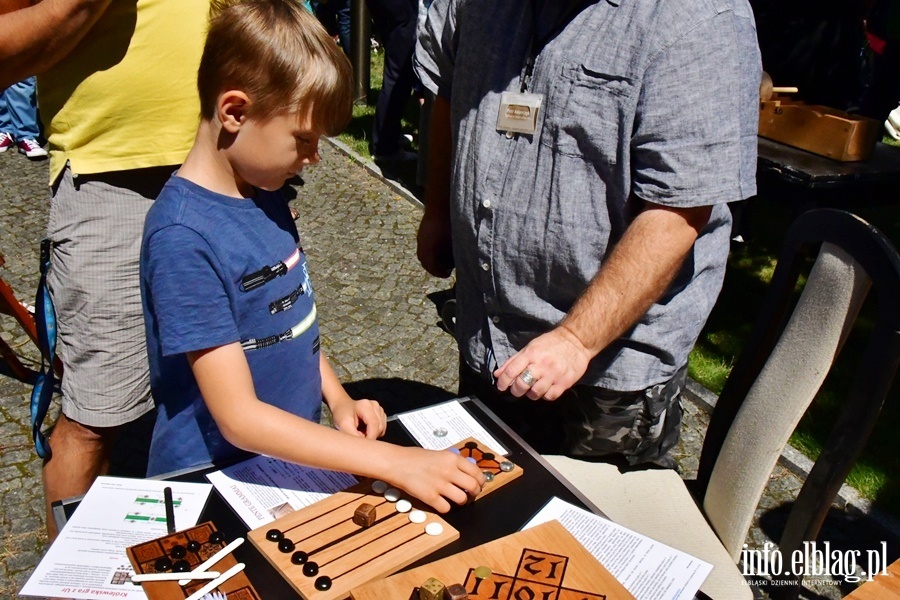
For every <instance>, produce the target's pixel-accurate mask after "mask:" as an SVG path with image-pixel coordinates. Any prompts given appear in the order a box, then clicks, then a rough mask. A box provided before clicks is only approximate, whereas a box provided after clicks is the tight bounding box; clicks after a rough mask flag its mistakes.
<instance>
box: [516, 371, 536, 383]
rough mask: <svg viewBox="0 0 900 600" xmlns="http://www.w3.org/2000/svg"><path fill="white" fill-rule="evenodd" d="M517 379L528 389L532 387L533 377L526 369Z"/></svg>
mask: <svg viewBox="0 0 900 600" xmlns="http://www.w3.org/2000/svg"><path fill="white" fill-rule="evenodd" d="M519 379H521V380H522V383H524V384H525V385H527V386H528V387H531V386H533V385H534V375H532V374H531V371H529V370H528V369H525V370H524V371H522V372H521V373H519Z"/></svg>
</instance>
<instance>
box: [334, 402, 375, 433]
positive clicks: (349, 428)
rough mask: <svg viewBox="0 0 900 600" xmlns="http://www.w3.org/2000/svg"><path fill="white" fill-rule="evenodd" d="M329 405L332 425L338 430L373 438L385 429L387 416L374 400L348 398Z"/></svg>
mask: <svg viewBox="0 0 900 600" xmlns="http://www.w3.org/2000/svg"><path fill="white" fill-rule="evenodd" d="M335 404H336V406H329V408H330V409H331V416H332V417H333V418H334V425H335V427H337V428H338V429H339V430H340V431H342V432H344V433H348V434H350V435H355V436H359V437H366V438H369V439H371V440H375V439H378V438H380V437H381V436H383V435H384V432H385V430H386V429H387V416H386V415H385V414H384V409H383V408H381V405H380V404H378V402H376V401H375V400H348V401H347V402H339V403H335Z"/></svg>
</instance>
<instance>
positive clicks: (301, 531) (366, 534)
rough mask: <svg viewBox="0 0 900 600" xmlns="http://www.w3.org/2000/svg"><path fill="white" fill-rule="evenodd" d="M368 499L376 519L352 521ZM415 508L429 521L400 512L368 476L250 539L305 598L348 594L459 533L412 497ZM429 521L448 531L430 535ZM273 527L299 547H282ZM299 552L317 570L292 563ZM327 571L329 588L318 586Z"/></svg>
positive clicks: (316, 599)
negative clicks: (307, 571) (366, 524)
mask: <svg viewBox="0 0 900 600" xmlns="http://www.w3.org/2000/svg"><path fill="white" fill-rule="evenodd" d="M410 500H411V499H410ZM363 503H367V504H371V505H373V506H375V523H374V524H373V525H372V526H370V527H367V528H363V527H360V526H359V525H357V524H356V523H354V522H353V521H352V518H353V513H354V512H355V511H356V508H357V507H358V506H359V505H360V504H363ZM413 510H421V511H423V512H425V513H426V521H425V522H424V523H418V524H417V523H412V522H410V520H409V514H410V513H408V512H407V513H401V512H398V511H397V509H396V503H394V502H389V501H387V500H386V499H385V498H384V496H383V495H381V494H376V493H375V492H373V491H372V480H371V479H367V480H363V481H361V482H360V483H358V484H356V485H354V486H351V487H349V488H347V489H346V490H344V491H342V492H338V493H336V494H334V495H332V496H330V497H328V498H326V499H325V500H320V501H319V502H316V503H315V504H312V505H310V506H307V507H305V508H302V509H300V510H298V511H296V512H293V513H291V514H289V515H285V516H284V517H281V518H280V519H277V520H276V521H274V522H273V523H270V524H268V525H265V526H263V527H260V528H259V529H254V530H253V531H251V532H250V533H249V534H248V538H249V539H250V541H251V542H252V543H253V545H254V546H256V548H257V549H258V550H259V551H260V553H261V554H262V555H263V556H265V557H266V559H268V561H269V562H270V563H272V565H273V566H274V567H275V568H276V569H277V570H278V571H279V572H280V573H281V574H282V576H284V578H285V579H286V580H287V581H288V583H290V584H291V586H292V587H293V588H294V589H295V590H296V591H297V593H298V594H300V596H301V597H303V598H304V599H305V600H332V599H334V598H348V597H349V593H350V590H351V589H353V588H354V587H357V586H359V585H361V584H363V583H365V582H367V581H371V580H373V579H377V578H381V577H385V576H387V575H390V574H391V573H394V572H396V571H398V570H399V569H402V568H403V567H405V566H406V565H408V564H410V563H413V562H415V561H417V560H419V559H420V558H422V557H424V556H427V555H428V554H430V553H432V552H434V551H435V550H437V549H438V548H441V547H443V546H445V545H447V544H449V543H450V542H452V541H454V540H456V539H458V538H459V532H458V531H457V530H456V529H454V528H453V527H451V526H450V525H449V524H448V523H447V522H446V521H444V520H443V519H442V518H440V517H438V516H437V515H435V514H434V513H433V512H431V511H430V510H429V509H425V508H423V506H422V505H421V504H420V503H418V502H413ZM429 523H440V524H441V526H442V527H443V532H442V533H441V534H440V535H428V534H426V533H425V527H426V525H428V524H429ZM273 529H275V530H278V531H280V532H282V534H283V535H284V537H285V538H287V539H290V540H291V541H292V542H293V544H294V546H295V548H294V550H292V551H289V552H282V551H280V550H279V549H278V543H277V542H273V541H270V540H269V539H267V537H266V534H267V532H269V531H270V530H273ZM296 551H302V552H305V553H306V554H307V555H308V562H314V563H316V566H317V567H318V569H317V572H316V573H315V574H313V575H309V576H308V575H305V574H304V570H303V569H304V566H305V565H302V564H301V565H296V564H294V563H292V562H291V556H292V554H293V553H294V552H296ZM322 576H325V577H328V578H330V580H331V587H330V589H328V590H327V591H322V590H317V589H316V587H315V583H316V580H317V579H318V578H319V577H322Z"/></svg>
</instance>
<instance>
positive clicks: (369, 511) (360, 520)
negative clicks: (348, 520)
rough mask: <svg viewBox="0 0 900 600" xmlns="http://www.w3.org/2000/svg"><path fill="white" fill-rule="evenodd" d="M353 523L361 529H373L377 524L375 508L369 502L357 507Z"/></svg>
mask: <svg viewBox="0 0 900 600" xmlns="http://www.w3.org/2000/svg"><path fill="white" fill-rule="evenodd" d="M353 522H354V523H356V524H357V525H359V526H360V527H371V526H372V523H374V522H375V507H374V506H372V505H371V504H369V503H367V502H363V503H362V504H360V505H359V506H357V507H356V511H355V512H354V513H353Z"/></svg>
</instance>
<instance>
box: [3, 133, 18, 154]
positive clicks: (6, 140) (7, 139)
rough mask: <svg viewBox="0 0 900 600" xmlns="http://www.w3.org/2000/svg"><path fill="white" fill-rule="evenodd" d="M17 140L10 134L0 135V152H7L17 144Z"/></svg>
mask: <svg viewBox="0 0 900 600" xmlns="http://www.w3.org/2000/svg"><path fill="white" fill-rule="evenodd" d="M15 143H16V142H15V140H14V139H13V138H12V136H11V135H9V134H8V133H0V152H6V151H7V150H9V149H10V148H12V147H13V144H15Z"/></svg>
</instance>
